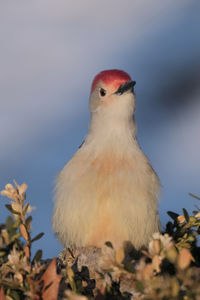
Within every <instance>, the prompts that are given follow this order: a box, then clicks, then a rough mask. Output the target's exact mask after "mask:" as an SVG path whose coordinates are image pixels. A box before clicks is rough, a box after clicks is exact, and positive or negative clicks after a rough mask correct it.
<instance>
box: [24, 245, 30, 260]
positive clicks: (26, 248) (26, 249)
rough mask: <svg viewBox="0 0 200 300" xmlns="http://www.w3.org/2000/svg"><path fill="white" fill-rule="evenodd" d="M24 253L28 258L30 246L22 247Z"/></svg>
mask: <svg viewBox="0 0 200 300" xmlns="http://www.w3.org/2000/svg"><path fill="white" fill-rule="evenodd" d="M24 253H25V255H26V257H27V258H28V259H29V258H30V248H29V247H28V246H25V247H24Z"/></svg>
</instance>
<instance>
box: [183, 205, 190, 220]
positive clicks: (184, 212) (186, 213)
mask: <svg viewBox="0 0 200 300" xmlns="http://www.w3.org/2000/svg"><path fill="white" fill-rule="evenodd" d="M183 214H184V217H185V219H186V221H187V222H188V220H189V214H188V212H187V210H186V209H185V208H183Z"/></svg>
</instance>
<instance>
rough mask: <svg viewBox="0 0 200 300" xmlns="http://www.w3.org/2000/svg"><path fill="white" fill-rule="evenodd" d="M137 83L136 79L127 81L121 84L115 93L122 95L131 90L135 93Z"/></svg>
mask: <svg viewBox="0 0 200 300" xmlns="http://www.w3.org/2000/svg"><path fill="white" fill-rule="evenodd" d="M135 84H136V81H132V80H131V81H127V82H125V83H124V84H121V85H120V87H119V88H118V90H117V91H116V92H115V94H118V95H122V94H124V93H125V92H127V91H129V90H130V91H131V92H132V93H133V91H134V90H133V88H134V86H135Z"/></svg>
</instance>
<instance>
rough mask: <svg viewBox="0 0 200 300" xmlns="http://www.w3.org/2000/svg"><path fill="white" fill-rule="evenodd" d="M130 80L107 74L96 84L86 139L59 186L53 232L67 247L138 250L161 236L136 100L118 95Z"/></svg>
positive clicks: (154, 185) (153, 179)
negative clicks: (157, 234) (140, 142)
mask: <svg viewBox="0 0 200 300" xmlns="http://www.w3.org/2000/svg"><path fill="white" fill-rule="evenodd" d="M130 80H131V78H130V76H129V75H128V74H127V73H125V72H123V71H120V70H107V71H103V72H101V73H99V74H98V75H97V76H96V77H95V79H94V81H93V84H92V89H91V95H90V110H91V122H90V128H89V132H88V135H87V137H86V139H85V142H84V144H83V145H82V147H81V148H80V149H79V150H78V151H77V152H76V153H75V154H74V156H73V157H72V158H71V160H70V161H69V162H68V163H67V164H66V166H65V167H64V168H63V170H62V171H61V172H60V174H59V176H58V178H57V181H56V191H55V208H54V214H53V229H54V231H55V232H56V233H57V234H58V237H59V240H60V241H61V243H62V244H63V246H65V247H80V246H89V245H93V246H97V247H101V246H102V245H103V244H104V243H105V242H106V241H110V242H111V243H112V244H113V245H114V246H115V247H116V248H119V247H121V246H122V245H123V243H124V242H126V241H130V242H131V243H132V244H133V246H134V247H135V248H136V249H139V248H140V247H142V246H146V245H147V243H148V241H149V239H150V237H151V236H152V234H153V233H154V232H157V231H159V228H160V223H159V217H158V196H159V190H160V183H159V179H158V177H157V175H156V173H155V172H154V170H153V169H152V167H151V165H150V162H149V160H148V158H147V157H146V156H145V155H144V153H143V152H142V151H141V149H140V147H139V145H138V142H137V139H136V125H135V121H134V110H135V96H134V93H133V92H132V90H131V88H129V89H128V90H124V91H122V92H120V93H119V92H117V91H119V90H118V89H119V88H120V87H124V86H123V84H124V83H126V82H127V81H128V82H129V81H130ZM102 89H103V90H104V92H105V93H106V94H105V95H103V94H104V93H102ZM120 91H121V90H120Z"/></svg>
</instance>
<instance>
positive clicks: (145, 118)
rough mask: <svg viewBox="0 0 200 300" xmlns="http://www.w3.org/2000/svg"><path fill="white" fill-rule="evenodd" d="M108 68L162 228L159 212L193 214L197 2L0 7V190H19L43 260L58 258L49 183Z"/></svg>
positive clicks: (199, 73) (77, 139) (197, 153)
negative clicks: (127, 98)
mask: <svg viewBox="0 0 200 300" xmlns="http://www.w3.org/2000/svg"><path fill="white" fill-rule="evenodd" d="M110 68H119V69H123V70H125V71H127V72H128V73H129V74H130V75H131V76H132V78H133V79H134V80H136V82H137V84H136V87H135V91H136V97H137V98H136V122H137V126H138V139H139V143H140V145H141V147H142V149H143V151H144V152H145V154H146V155H147V156H148V157H149V158H150V160H151V163H152V165H153V167H154V169H155V170H156V172H157V173H158V175H159V177H160V180H161V183H162V195H161V200H160V207H159V211H160V218H161V223H162V226H163V227H164V225H165V223H166V222H167V220H168V216H167V214H166V211H168V210H172V211H175V212H178V213H181V211H182V210H181V209H182V207H185V208H187V209H188V211H189V212H191V211H192V210H193V208H194V205H196V204H197V205H198V200H195V199H194V198H191V197H190V196H189V195H188V193H189V192H192V193H193V194H196V195H198V196H200V185H199V179H200V1H199V0H196V1H195V0H190V1H188V0H181V1H179V0H168V1H160V0H151V1H149V0H134V1H132V0H126V1H118V2H116V1H115V0H110V1H109V2H108V1H106V0H101V1H93V0H85V1H76V0H75V1H67V0H57V1H52V0H30V1H27V0H24V1H23V0H20V1H16V2H13V1H1V4H0V141H1V147H0V189H3V188H4V186H5V184H7V183H8V182H10V183H12V182H13V179H15V180H16V181H17V182H18V183H19V184H22V183H23V182H26V183H27V184H28V191H27V198H28V201H29V202H30V203H31V205H32V206H35V207H36V208H37V209H36V210H35V211H34V212H33V235H35V234H37V233H39V232H41V231H44V232H45V236H44V237H43V238H42V239H41V240H40V242H36V243H35V246H34V249H36V248H37V249H38V248H42V249H43V251H44V257H53V256H56V255H58V254H59V252H60V251H61V246H60V244H59V243H58V241H57V239H56V237H55V236H54V234H53V232H52V229H51V217H52V211H53V187H54V180H55V176H56V174H57V173H58V172H59V171H60V170H61V169H62V168H63V166H64V165H65V164H66V162H67V161H68V160H69V159H70V157H71V156H72V155H73V153H74V152H75V151H76V150H77V149H78V146H79V145H80V144H81V142H82V141H83V139H84V136H85V135H86V134H87V130H88V125H89V117H90V115H89V110H88V98H89V93H90V85H91V82H92V79H93V77H94V75H96V73H98V72H99V71H101V70H103V69H110ZM0 200H1V203H0V223H2V222H4V221H5V219H6V216H7V211H6V209H5V208H4V204H5V201H7V200H6V199H4V198H3V197H1V199H0Z"/></svg>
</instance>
